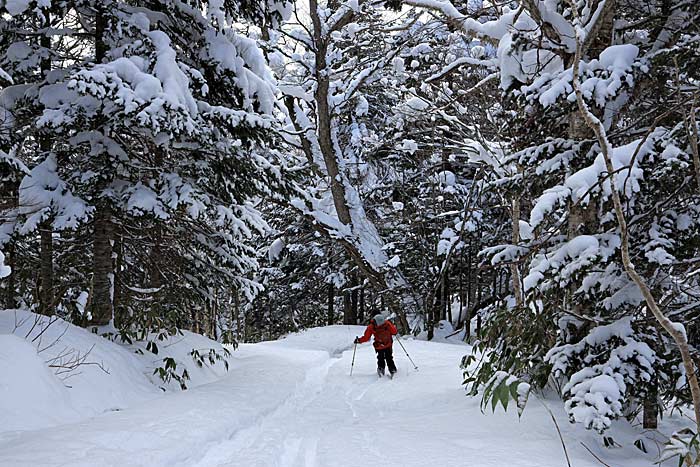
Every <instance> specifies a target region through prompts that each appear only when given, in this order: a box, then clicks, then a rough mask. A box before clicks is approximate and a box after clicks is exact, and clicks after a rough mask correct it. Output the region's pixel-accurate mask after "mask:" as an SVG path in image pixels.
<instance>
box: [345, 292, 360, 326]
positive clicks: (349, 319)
mask: <svg viewBox="0 0 700 467" xmlns="http://www.w3.org/2000/svg"><path fill="white" fill-rule="evenodd" d="M350 285H351V286H352V283H351V284H350ZM353 311H354V309H353V307H352V292H351V291H350V290H347V289H346V290H345V291H343V324H357V316H356V315H355V313H354V312H353Z"/></svg>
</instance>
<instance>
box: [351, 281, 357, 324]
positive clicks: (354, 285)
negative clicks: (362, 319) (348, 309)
mask: <svg viewBox="0 0 700 467" xmlns="http://www.w3.org/2000/svg"><path fill="white" fill-rule="evenodd" d="M350 285H351V286H352V292H351V293H350V302H351V304H352V317H353V320H354V322H353V324H357V310H358V308H359V300H358V299H359V297H358V282H357V272H353V273H352V275H351V276H350Z"/></svg>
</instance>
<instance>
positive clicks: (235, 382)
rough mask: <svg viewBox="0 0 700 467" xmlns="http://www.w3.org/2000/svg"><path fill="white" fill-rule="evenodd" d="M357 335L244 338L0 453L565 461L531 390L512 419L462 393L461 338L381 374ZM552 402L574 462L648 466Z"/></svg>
mask: <svg viewBox="0 0 700 467" xmlns="http://www.w3.org/2000/svg"><path fill="white" fill-rule="evenodd" d="M351 329H352V328H351ZM355 331H356V330H355V329H353V333H354V332H355ZM351 334H352V333H350V332H349V330H348V328H346V327H340V326H336V327H332V328H324V329H318V330H314V331H311V332H307V333H303V334H301V335H299V336H293V337H291V338H289V339H285V340H282V341H278V342H270V343H263V344H255V345H242V346H241V348H240V350H239V351H237V352H234V354H233V360H232V361H231V372H230V373H231V374H230V375H229V376H227V377H226V378H224V379H223V380H221V381H217V382H214V383H211V384H207V385H203V386H200V387H197V388H194V389H192V390H189V391H186V392H182V393H179V394H172V395H166V396H163V397H161V398H159V399H157V400H155V401H151V402H149V403H148V404H144V405H143V406H135V407H131V408H127V409H125V410H122V411H119V412H113V413H105V414H103V415H100V416H97V417H95V418H93V419H89V420H85V421H82V422H80V423H75V424H69V425H63V426H58V427H54V428H48V429H42V430H36V431H26V432H13V433H11V436H9V435H8V436H3V437H0V465H1V466H3V467H13V466H23V467H24V466H36V467H43V466H85V467H87V466H90V467H94V466H99V467H107V466H149V467H154V466H156V467H157V466H175V467H191V466H194V467H229V466H243V467H268V466H270V467H272V466H274V467H339V466H356V465H384V466H387V467H392V466H401V467H403V466H407V467H408V466H416V467H419V466H420V467H424V466H439V467H457V466H470V467H561V466H565V465H566V461H565V459H564V456H563V452H562V447H561V443H560V441H559V439H558V436H557V433H556V428H555V427H554V426H553V424H552V422H551V419H550V418H549V414H548V413H547V412H546V410H545V409H544V408H543V407H542V405H541V404H538V403H537V401H534V400H532V401H530V404H529V405H528V407H527V408H526V410H525V415H524V416H523V418H522V419H521V420H518V418H517V415H516V414H515V411H514V410H511V411H509V412H508V413H503V411H502V410H499V411H497V413H496V414H491V413H490V411H489V412H488V413H486V414H482V413H481V411H480V409H479V400H478V399H475V398H469V397H466V396H465V395H464V389H463V388H462V387H461V380H462V374H461V371H460V370H459V368H458V365H459V361H460V359H461V357H462V356H463V355H464V354H465V353H466V352H467V351H468V348H467V347H464V346H458V345H450V344H441V343H428V342H423V341H414V340H407V341H405V345H406V347H407V350H408V351H409V352H410V353H411V356H412V357H413V358H414V360H416V363H418V365H419V367H420V370H419V371H414V370H413V368H412V366H411V365H410V364H409V362H408V361H407V360H406V358H405V356H403V355H400V354H398V353H397V352H395V360H396V362H397V366H398V368H399V372H398V374H397V377H396V378H395V379H394V380H389V379H388V378H382V379H378V378H377V376H376V373H375V364H376V361H375V357H374V352H373V350H372V348H371V346H370V345H364V346H358V349H357V355H356V359H355V369H354V373H353V376H349V371H350V363H351V359H352V348H351V347H350V345H348V344H347V342H348V341H350V339H351V338H350V337H349V336H350V335H351ZM348 348H349V350H348ZM549 405H550V406H552V410H554V411H555V414H556V415H557V417H558V419H559V425H560V428H561V429H562V433H563V436H564V439H565V441H566V443H567V449H568V451H569V455H570V456H571V457H572V466H573V467H594V466H596V467H599V466H600V463H599V462H598V461H597V460H595V459H594V458H593V457H592V456H591V455H590V454H589V453H588V452H586V451H585V449H584V448H583V447H582V446H581V445H580V442H581V441H582V442H585V443H586V445H587V446H588V447H590V448H591V449H592V450H593V451H594V452H595V453H596V455H598V456H599V457H601V458H602V459H603V460H605V461H606V462H607V463H608V464H610V465H612V466H615V467H645V466H650V467H651V466H652V465H653V462H654V460H655V459H654V458H653V457H652V456H651V455H650V456H649V457H648V458H646V459H645V458H644V457H641V456H643V455H642V454H641V453H640V452H639V451H637V450H636V449H635V448H624V449H605V448H603V447H601V446H600V439H599V438H598V437H597V436H596V435H595V434H594V433H591V432H587V431H585V430H582V429H581V428H580V427H576V426H572V425H570V424H568V423H567V422H566V418H565V416H564V414H563V412H562V411H561V410H560V409H557V407H560V404H559V405H558V404H557V403H552V404H549ZM614 436H615V439H616V441H618V442H622V443H623V444H625V445H628V446H630V445H631V443H632V442H633V441H634V439H636V436H638V434H637V433H635V432H633V431H632V429H631V428H630V427H629V426H628V425H620V427H619V429H618V431H617V432H615V435H614ZM668 465H670V464H668Z"/></svg>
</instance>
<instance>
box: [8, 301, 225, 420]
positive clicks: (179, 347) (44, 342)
mask: <svg viewBox="0 0 700 467" xmlns="http://www.w3.org/2000/svg"><path fill="white" fill-rule="evenodd" d="M157 345H158V347H159V351H158V354H157V355H156V354H154V353H152V352H149V351H147V350H146V349H145V343H141V342H137V343H134V344H133V345H126V344H120V343H117V342H112V341H111V340H109V339H107V338H104V337H102V336H99V335H97V334H94V333H91V332H89V331H87V330H85V329H83V328H80V327H77V326H74V325H72V324H70V323H68V322H66V321H64V320H62V319H60V318H57V317H51V318H49V317H46V316H41V315H37V314H34V313H31V312H29V311H25V310H0V375H2V377H1V378H0V394H2V396H3V397H1V398H0V413H1V414H2V424H0V433H3V432H9V431H17V430H33V429H39V428H46V427H51V426H56V425H62V424H65V423H71V422H75V421H79V420H82V419H85V418H89V417H93V416H96V415H99V414H101V413H105V412H113V411H120V410H123V409H125V408H127V407H130V406H133V405H135V404H138V403H141V402H144V401H148V400H151V399H154V398H156V397H158V396H159V395H161V394H163V393H164V392H166V391H174V392H179V391H180V389H179V384H177V382H175V381H171V382H170V383H168V384H166V383H164V382H163V381H162V380H161V379H160V378H159V377H158V376H155V375H154V374H153V372H154V370H155V368H157V367H161V366H163V359H164V358H166V357H170V358H173V359H174V360H175V362H176V363H177V365H178V368H177V372H178V374H181V373H182V370H184V369H185V368H186V369H187V372H188V373H189V376H190V380H189V381H187V386H188V387H189V388H191V387H194V386H199V385H202V384H205V383H209V382H212V381H215V380H217V379H220V378H221V377H222V376H223V375H224V374H226V369H225V367H224V365H223V363H220V362H217V364H215V365H214V366H212V367H210V366H209V365H208V359H207V356H208V354H209V351H210V349H215V350H216V351H217V352H219V353H220V354H223V353H224V352H223V348H222V347H221V345H220V344H218V343H217V342H214V341H212V340H210V339H208V338H206V337H204V336H200V335H197V334H193V333H190V332H186V331H185V332H183V335H180V336H173V337H170V338H168V339H166V340H163V341H157ZM193 350H196V351H197V352H199V354H200V355H202V356H203V357H204V359H205V364H204V365H203V366H202V367H201V368H200V367H199V366H198V365H197V364H196V363H195V360H194V359H193V357H192V355H191V353H192V351H193Z"/></svg>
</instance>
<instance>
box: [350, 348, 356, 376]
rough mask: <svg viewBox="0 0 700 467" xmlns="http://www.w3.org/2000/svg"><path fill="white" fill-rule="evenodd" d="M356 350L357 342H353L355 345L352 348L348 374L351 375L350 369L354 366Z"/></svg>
mask: <svg viewBox="0 0 700 467" xmlns="http://www.w3.org/2000/svg"><path fill="white" fill-rule="evenodd" d="M356 351H357V342H355V347H353V349H352V365H350V376H352V369H353V368H355V352H356Z"/></svg>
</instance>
